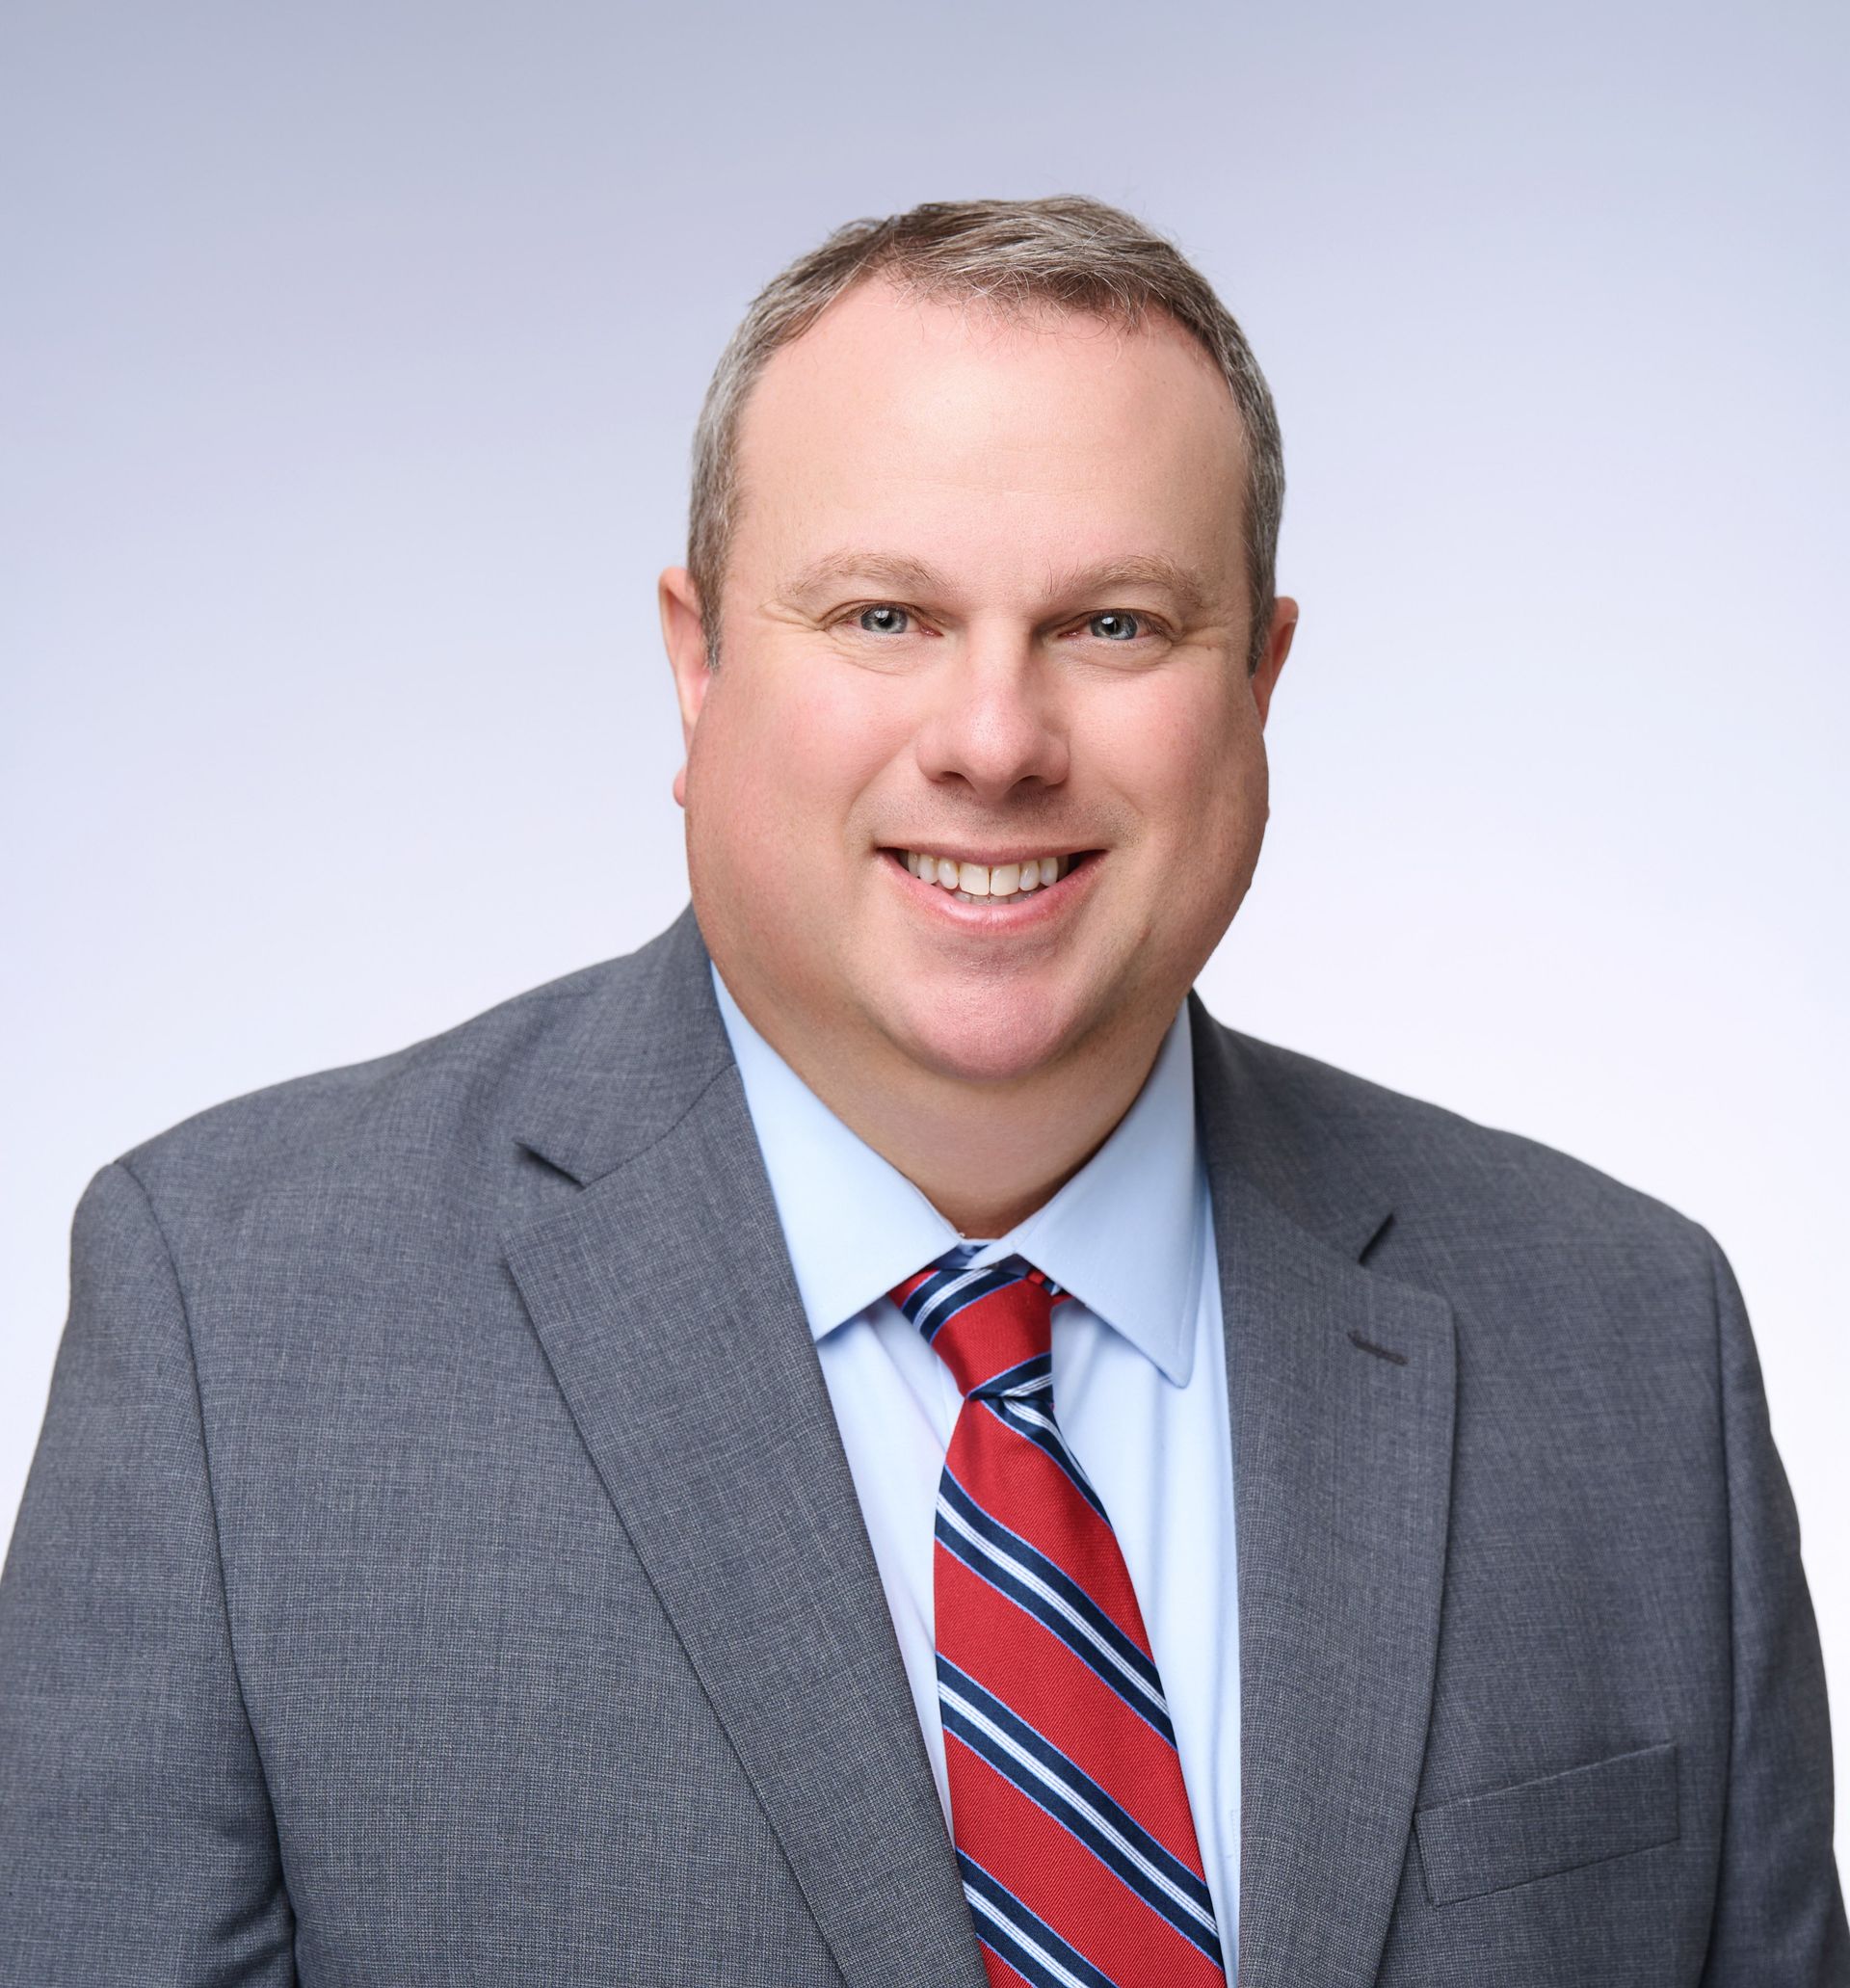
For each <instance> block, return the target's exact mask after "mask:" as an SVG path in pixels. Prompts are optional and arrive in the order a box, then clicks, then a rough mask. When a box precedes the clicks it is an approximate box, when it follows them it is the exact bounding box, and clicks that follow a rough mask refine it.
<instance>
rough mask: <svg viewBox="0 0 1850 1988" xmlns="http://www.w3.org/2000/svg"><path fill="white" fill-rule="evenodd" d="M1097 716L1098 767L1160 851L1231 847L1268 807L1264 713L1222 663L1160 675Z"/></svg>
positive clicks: (1096, 761) (1096, 745)
mask: <svg viewBox="0 0 1850 1988" xmlns="http://www.w3.org/2000/svg"><path fill="white" fill-rule="evenodd" d="M1136 689H1137V693H1138V694H1137V695H1136V696H1134V697H1130V698H1124V699H1118V700H1113V701H1111V705H1110V708H1108V709H1104V710H1101V711H1100V712H1098V713H1097V714H1096V722H1095V724H1094V727H1093V737H1094V763H1095V764H1096V765H1097V766H1098V767H1099V768H1100V769H1101V771H1103V772H1104V773H1105V776H1106V778H1107V779H1108V780H1109V781H1110V782H1111V783H1112V784H1113V785H1114V786H1116V787H1117V788H1118V790H1119V792H1120V793H1121V794H1122V795H1123V798H1124V799H1125V801H1127V802H1128V803H1129V804H1130V806H1131V807H1132V808H1133V809H1134V811H1135V813H1136V816H1137V818H1138V820H1139V822H1140V824H1141V826H1142V829H1143V832H1144V835H1145V836H1146V837H1147V838H1148V839H1149V840H1150V842H1151V843H1152V844H1153V845H1154V846H1155V848H1156V849H1158V850H1162V851H1169V850H1173V849H1176V848H1178V847H1182V846H1187V845H1189V844H1199V843H1203V842H1206V843H1209V844H1212V845H1217V847H1218V851H1219V853H1221V854H1223V855H1225V854H1226V853H1227V851H1228V845H1229V843H1235V842H1238V841H1239V840H1241V839H1242V838H1243V837H1245V836H1246V835H1250V834H1251V830H1252V824H1253V821H1254V818H1255V814H1256V815H1257V817H1258V818H1259V819H1261V820H1262V819H1263V816H1264V809H1265V760H1264V753H1263V745H1262V735H1261V733H1260V730H1259V727H1258V720H1257V713H1256V712H1255V710H1254V709H1253V706H1252V700H1251V698H1250V696H1248V695H1246V694H1245V693H1244V692H1243V690H1241V689H1240V688H1239V687H1238V686H1237V685H1229V684H1227V683H1226V682H1225V681H1224V679H1223V678H1222V676H1221V666H1220V665H1219V664H1218V663H1217V665H1216V667H1215V668H1214V669H1212V670H1203V671H1202V672H1200V673H1192V674H1191V675H1189V676H1180V677H1173V678H1168V679H1164V678H1161V677H1152V678H1151V679H1150V680H1149V681H1148V682H1147V683H1143V684H1140V685H1138V686H1136Z"/></svg>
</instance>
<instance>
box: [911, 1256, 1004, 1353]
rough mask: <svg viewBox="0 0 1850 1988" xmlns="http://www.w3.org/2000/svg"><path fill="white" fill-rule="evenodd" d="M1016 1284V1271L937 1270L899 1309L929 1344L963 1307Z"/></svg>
mask: <svg viewBox="0 0 1850 1988" xmlns="http://www.w3.org/2000/svg"><path fill="white" fill-rule="evenodd" d="M1020 1282H1021V1273H1020V1272H1019V1271H1018V1270H999V1269H998V1270H940V1271H938V1272H937V1273H936V1274H935V1275H934V1276H931V1277H928V1278H927V1279H926V1280H925V1282H924V1283H923V1284H921V1285H920V1286H919V1287H918V1288H917V1289H916V1290H915V1291H913V1292H912V1295H911V1297H909V1298H908V1299H906V1301H905V1303H904V1304H903V1305H901V1307H900V1310H901V1311H902V1312H905V1314H906V1316H907V1317H908V1318H910V1319H911V1320H912V1323H913V1324H914V1325H915V1326H917V1328H918V1329H919V1331H920V1332H921V1333H923V1334H924V1335H925V1340H926V1343H927V1344H928V1345H929V1344H930V1343H931V1341H932V1340H933V1339H937V1337H938V1334H939V1332H941V1331H942V1330H943V1328H944V1327H945V1326H947V1325H948V1324H949V1323H950V1322H951V1320H952V1319H953V1318H955V1317H956V1316H957V1314H958V1313H959V1312H962V1311H964V1310H965V1307H967V1306H970V1305H974V1304H975V1303H976V1302H977V1300H978V1299H979V1298H987V1297H988V1296H990V1294H991V1292H992V1291H999V1290H1007V1289H1008V1287H1009V1286H1010V1285H1012V1284H1019V1283H1020Z"/></svg>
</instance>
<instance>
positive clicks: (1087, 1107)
mask: <svg viewBox="0 0 1850 1988" xmlns="http://www.w3.org/2000/svg"><path fill="white" fill-rule="evenodd" d="M734 998H735V999H736V1000H738V1002H739V1006H740V1008H741V1009H742V1010H744V1012H745V1015H746V1019H747V1020H748V1021H750V1022H751V1023H752V1025H753V1027H754V1028H755V1029H757V1031H758V1033H759V1034H760V1035H762V1036H763V1037H764V1039H765V1041H766V1042H768V1043H769V1044H770V1045H771V1047H773V1048H774V1049H776V1050H777V1052H778V1054H779V1055H780V1056H781V1057H782V1058H783V1060H784V1061H785V1062H786V1063H787V1064H789V1066H790V1068H791V1069H792V1070H793V1071H795V1072H796V1074H797V1075H798V1076H800V1077H801V1078H802V1079H803V1081H804V1082H805V1083H806V1084H807V1085H808V1087H809V1088H810V1090H812V1091H813V1092H814V1093H815V1094H816V1096H817V1097H818V1098H820V1099H821V1100H822V1101H823V1102H824V1103H825V1104H826V1105H827V1106H828V1107H829V1109H830V1110H831V1111H832V1112H833V1113H834V1114H835V1116H836V1117H837V1118H838V1119H840V1120H841V1122H842V1124H843V1125H845V1126H846V1127H848V1128H849V1130H850V1131H852V1132H854V1133H855V1134H856V1135H857V1137H859V1138H860V1139H861V1140H863V1141H864V1142H865V1143H866V1144H867V1145H868V1146H871V1147H872V1148H873V1150H874V1151H875V1152H876V1153H879V1154H880V1156H881V1157H882V1158H883V1159H885V1161H887V1162H888V1164H890V1165H891V1166H893V1167H894V1168H896V1169H897V1170H898V1171H899V1172H900V1173H902V1174H904V1175H905V1177H906V1178H907V1179H908V1180H911V1181H912V1184H913V1185H914V1186H915V1187H916V1188H917V1189H918V1190H919V1192H920V1193H921V1194H923V1195H924V1196H925V1198H926V1200H928V1201H929V1202H930V1203H931V1204H932V1206H934V1207H935V1208H937V1209H938V1213H939V1214H941V1215H942V1216H943V1217H944V1218H945V1220H946V1221H948V1222H949V1223H950V1224H951V1225H952V1226H953V1227H954V1228H955V1229H956V1230H957V1232H958V1233H959V1234H961V1235H974V1236H997V1235H1003V1234H1006V1233H1008V1231H1009V1230H1011V1229H1013V1228H1014V1227H1015V1226H1016V1224H1017V1222H1022V1221H1025V1220H1026V1219H1027V1217H1028V1216H1029V1215H1031V1214H1033V1213H1034V1212H1035V1210H1036V1209H1037V1208H1040V1207H1043V1206H1045V1204H1046V1203H1047V1202H1048V1201H1050V1200H1051V1199H1052V1198H1053V1196H1054V1195H1055V1194H1056V1193H1057V1192H1058V1191H1059V1190H1060V1188H1061V1187H1063V1186H1064V1185H1065V1184H1066V1182H1067V1181H1068V1180H1070V1179H1071V1178H1072V1177H1073V1175H1074V1174H1076V1173H1077V1172H1078V1171H1079V1169H1080V1168H1081V1167H1082V1166H1084V1165H1085V1163H1086V1162H1087V1160H1089V1159H1090V1158H1091V1157H1092V1155H1093V1154H1094V1153H1097V1150H1098V1149H1099V1147H1100V1146H1102V1145H1103V1144H1104V1143H1105V1141H1106V1139H1107V1138H1109V1137H1110V1135H1111V1132H1112V1130H1113V1128H1114V1127H1116V1126H1117V1124H1118V1122H1119V1120H1120V1119H1122V1118H1123V1115H1124V1113H1125V1112H1126V1111H1128V1110H1129V1109H1130V1107H1131V1104H1132V1103H1133V1102H1134V1101H1135V1100H1136V1097H1137V1094H1138V1092H1139V1091H1140V1090H1142V1089H1143V1086H1144V1080H1145V1079H1146V1078H1147V1077H1148V1076H1149V1074H1150V1069H1151V1067H1152V1065H1153V1064H1154V1063H1155V1060H1156V1055H1157V1052H1158V1050H1159V1049H1160V1048H1161V1047H1162V1044H1163V1038H1164V1036H1165V1035H1166V1034H1167V1033H1168V1029H1169V1024H1170V1022H1171V1021H1172V1020H1173V1019H1174V1017H1173V1016H1170V1015H1166V1016H1160V1017H1156V1018H1154V1019H1153V1020H1139V1021H1132V1022H1129V1023H1124V1024H1121V1025H1119V1026H1118V1027H1117V1028H1115V1029H1112V1030H1108V1031H1102V1032H1100V1033H1098V1034H1097V1035H1094V1036H1092V1037H1089V1038H1088V1039H1087V1040H1086V1041H1085V1042H1084V1043H1083V1044H1081V1045H1079V1046H1077V1047H1075V1048H1074V1049H1072V1050H1070V1051H1069V1052H1067V1053H1066V1054H1065V1055H1063V1056H1062V1057H1061V1058H1060V1059H1058V1061H1057V1062H1055V1063H1053V1064H1050V1065H1048V1066H1045V1067H1044V1068H1042V1069H1038V1070H1035V1071H1032V1072H1030V1073H1028V1074H1024V1075H1022V1076H1019V1077H1014V1078H1009V1079H1002V1080H989V1081H976V1080H972V1079H968V1078H963V1077H957V1076H951V1075H946V1074H943V1073H942V1072H938V1071H934V1070H930V1069H927V1068H925V1067H923V1066H921V1065H919V1064H917V1063H914V1062H912V1061H911V1060H910V1059H908V1058H907V1057H905V1056H904V1055H902V1054H900V1053H899V1051H898V1050H897V1049H895V1048H893V1047H891V1046H890V1045H885V1044H882V1045H876V1046H869V1047H867V1048H866V1049H864V1050H861V1051H860V1052H859V1053H847V1052H845V1050H844V1045H843V1043H842V1040H841V1038H840V1037H839V1036H838V1035H827V1036H825V1037H823V1038H821V1039H817V1040H811V1038H810V1037H809V1035H808V1034H807V1033H806V1032H804V1031H801V1030H798V1031H794V1032H793V1031H792V1030H791V1029H790V1028H789V1027H788V1026H787V1025H784V1026H779V1025H778V1024H779V1022H780V1021H782V1022H784V1023H786V1024H787V1020H788V1018H787V1016H781V1017H780V1016H777V1015H775V1014H774V1013H773V1011H771V1010H770V1009H769V1008H768V1007H767V1009H766V1012H765V1014H764V1017H763V1019H760V1017H759V1016H758V1015H756V1014H753V1012H752V1011H751V1009H750V1008H748V1007H747V1006H746V998H747V997H746V996H742V995H740V994H737V993H736V991H735V992H734ZM766 1021H771V1022H772V1026H770V1027H767V1026H766V1025H765V1022H766Z"/></svg>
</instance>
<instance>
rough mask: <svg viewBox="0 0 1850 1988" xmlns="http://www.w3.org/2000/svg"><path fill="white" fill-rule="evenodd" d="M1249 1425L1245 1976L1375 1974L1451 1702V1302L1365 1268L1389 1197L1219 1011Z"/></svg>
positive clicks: (1206, 1087)
mask: <svg viewBox="0 0 1850 1988" xmlns="http://www.w3.org/2000/svg"><path fill="white" fill-rule="evenodd" d="M1194 1023H1195V1037H1196V1046H1197V1048H1196V1082H1197V1106H1198V1110H1199V1112H1200V1115H1201V1123H1202V1129H1203V1144H1204V1147H1205V1149H1206V1155H1207V1163H1208V1174H1209V1183H1210V1190H1211V1193H1212V1198H1213V1206H1214V1219H1215V1243H1216V1248H1217V1251H1218V1254H1219V1258H1220V1264H1221V1289H1222V1302H1223V1309H1224V1312H1225V1318H1226V1330H1227V1344H1228V1372H1229V1391H1230V1398H1231V1409H1232V1417H1233V1453H1234V1471H1235V1491H1234V1496H1235V1517H1236V1533H1237V1540H1236V1551H1237V1554H1238V1563H1239V1636H1240V1818H1241V1819H1240V1839H1241V1870H1240V1925H1239V1950H1240V1982H1241V1988H1285V1984H1297V1983H1301V1982H1306V1981H1315V1982H1317V1983H1319V1984H1320V1988H1345V1984H1361V1983H1364V1982H1369V1981H1372V1980H1373V1979H1374V1978H1375V1974H1376V1971H1377V1968H1378V1966H1379V1963H1380V1957H1381V1950H1382V1946H1383V1942H1384V1940H1385V1938H1386V1934H1387V1928H1388V1918H1389V1915H1390V1913H1391V1911H1392V1907H1393V1901H1394V1898H1395V1895H1396V1893H1397V1891H1398V1888H1399V1883H1400V1876H1401V1870H1402V1866H1403V1864H1404V1861H1405V1858H1406V1853H1407V1843H1408V1835H1409V1830H1410V1828H1411V1825H1412V1817H1413V1807H1414V1795H1415V1791H1416V1789H1417V1787H1418V1781H1419V1772H1420V1763H1421V1760H1422V1757H1423V1754H1424V1749H1425V1741H1426V1729H1427V1722H1428V1718H1429V1714H1430V1710H1431V1700H1432V1683H1433V1672H1434V1663H1435V1657H1436V1652H1437V1645H1438V1634H1439V1609H1440V1588H1441V1584H1442V1580H1443V1575H1444V1559H1445V1541H1446V1524H1447V1514H1448V1506H1449V1496H1450V1481H1451V1454H1452V1413H1453V1390H1454V1366H1453V1332H1452V1312H1451V1307H1450V1305H1449V1304H1448V1303H1447V1302H1446V1301H1445V1300H1444V1299H1443V1298H1440V1297H1439V1296H1436V1295H1435V1294H1433V1293H1431V1292H1428V1291H1424V1290H1418V1289H1415V1288H1414V1287H1413V1286H1408V1285H1403V1284H1398V1283H1395V1282H1394V1281H1392V1280H1391V1279H1389V1278H1387V1277H1384V1276H1382V1275H1380V1274H1378V1273H1376V1272H1373V1271H1370V1270H1366V1269H1363V1268H1361V1266H1360V1265H1359V1264H1358V1263H1357V1261H1356V1260H1355V1259H1356V1257H1357V1255H1358V1254H1360V1253H1361V1250H1362V1249H1364V1248H1365V1247H1366V1245H1367V1243H1368V1242H1369V1240H1370V1239H1371V1238H1372V1237H1373V1236H1374V1235H1375V1234H1376V1233H1378V1232H1379V1231H1380V1229H1381V1227H1382V1226H1383V1224H1384V1222H1385V1221H1386V1219H1387V1216H1388V1212H1389V1207H1388V1201H1387V1198H1386V1196H1385V1195H1383V1194H1382V1193H1381V1191H1380V1189H1379V1186H1378V1184H1376V1183H1371V1182H1370V1181H1369V1180H1367V1179H1366V1178H1365V1176H1363V1175H1362V1174H1361V1173H1360V1172H1359V1171H1355V1170H1353V1162H1352V1161H1351V1160H1350V1159H1349V1158H1348V1157H1347V1155H1346V1153H1345V1150H1344V1148H1343V1146H1342V1144H1341V1143H1340V1142H1339V1141H1338V1139H1337V1137H1336V1135H1335V1129H1334V1128H1333V1127H1328V1126H1327V1125H1318V1124H1316V1123H1314V1122H1312V1121H1311V1120H1310V1119H1308V1118H1307V1116H1306V1115H1305V1114H1303V1113H1302V1112H1299V1111H1296V1110H1294V1109H1293V1108H1292V1106H1291V1105H1290V1103H1289V1102H1288V1101H1287V1100H1285V1099H1284V1098H1283V1097H1282V1096H1281V1095H1280V1093H1279V1092H1278V1091H1277V1090H1276V1088H1269V1087H1267V1086H1266V1085H1263V1084H1261V1083H1260V1082H1258V1081H1257V1080H1256V1079H1255V1074H1254V1072H1253V1070H1252V1069H1251V1068H1249V1066H1248V1062H1247V1060H1246V1059H1247V1058H1248V1056H1250V1051H1247V1050H1245V1049H1244V1047H1243V1041H1244V1039H1242V1038H1240V1037H1238V1036H1235V1035H1232V1034H1230V1033H1229V1032H1228V1031H1224V1030H1222V1029H1221V1028H1220V1027H1219V1026H1218V1025H1217V1024H1216V1023H1214V1022H1213V1021H1211V1020H1209V1019H1208V1018H1207V1016H1206V1014H1205V1012H1204V1011H1203V1010H1202V1009H1201V1008H1200V1006H1199V1004H1197V1007H1196V1010H1195V1014H1194Z"/></svg>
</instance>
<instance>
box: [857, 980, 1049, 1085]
mask: <svg viewBox="0 0 1850 1988" xmlns="http://www.w3.org/2000/svg"><path fill="white" fill-rule="evenodd" d="M1083 1031H1084V1018H1083V1013H1082V1011H1081V1008H1080V1006H1079V1004H1077V1003H1075V1002H1073V1001H1072V1000H1071V998H1070V996H1065V997H1062V996H1055V995H1051V994H1049V993H1048V991H1046V990H1044V989H1033V988H1024V987H993V986H991V987H986V988H978V989H963V990H956V991H952V990H946V989H942V988H940V989H936V990H932V991H931V995H930V997H929V998H924V999H915V1000H914V1001H912V1002H910V1003H908V1004H907V1006H906V1008H905V1009H904V1010H903V1011H902V1012H901V1013H899V1014H897V1015H893V1016H891V1018H890V1019H889V1020H888V1021H886V1023H885V1034H886V1035H887V1037H888V1038H889V1039H890V1040H891V1041H892V1042H893V1043H895V1044H896V1045H897V1047H899V1048H900V1049H901V1050H902V1051H904V1053H905V1054H906V1056H907V1057H908V1058H909V1059H910V1060H911V1061H912V1062H913V1063H917V1064H919V1065H921V1066H923V1067H924V1068H925V1069H927V1070H930V1071H932V1072H934V1073H935V1074H938V1075H939V1076H948V1077H956V1078H960V1079H962V1080H963V1081H964V1082H965V1083H974V1084H1006V1083H1012V1082H1016V1081H1017V1080H1019V1079H1020V1078H1022V1077H1027V1076H1032V1075H1033V1074H1034V1073H1035V1072H1036V1071H1037V1070H1041V1069H1044V1067H1045V1066H1046V1065H1047V1064H1049V1063H1052V1062H1054V1061H1055V1060H1056V1059H1057V1058H1058V1057H1060V1056H1061V1055H1062V1054H1063V1053H1064V1052H1065V1051H1066V1050H1068V1049H1069V1048H1070V1047H1071V1046H1072V1044H1073V1043H1074V1041H1075V1040H1076V1039H1077V1037H1078V1036H1079V1035H1080V1034H1081V1033H1083Z"/></svg>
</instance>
